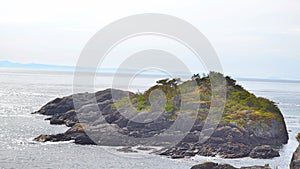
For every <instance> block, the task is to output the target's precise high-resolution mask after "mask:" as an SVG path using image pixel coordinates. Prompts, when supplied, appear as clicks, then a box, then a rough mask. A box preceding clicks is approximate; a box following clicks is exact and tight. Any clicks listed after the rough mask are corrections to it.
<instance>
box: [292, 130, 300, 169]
mask: <svg viewBox="0 0 300 169" xmlns="http://www.w3.org/2000/svg"><path fill="white" fill-rule="evenodd" d="M297 140H298V141H299V142H300V133H299V134H298V136H297ZM290 168H291V169H300V145H299V146H298V148H297V149H296V151H295V152H294V154H293V157H292V161H291V164H290Z"/></svg>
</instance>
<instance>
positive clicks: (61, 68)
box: [0, 61, 75, 71]
mask: <svg viewBox="0 0 300 169" xmlns="http://www.w3.org/2000/svg"><path fill="white" fill-rule="evenodd" d="M0 68H20V69H35V70H36V69H37V70H57V71H73V70H75V67H74V66H59V65H47V64H37V63H26V64H23V63H16V62H10V61H0Z"/></svg>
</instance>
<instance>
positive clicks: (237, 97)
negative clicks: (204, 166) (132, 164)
mask: <svg viewBox="0 0 300 169" xmlns="http://www.w3.org/2000/svg"><path fill="white" fill-rule="evenodd" d="M212 76H214V77H219V78H224V79H225V81H226V102H225V107H224V110H223V111H222V114H221V118H220V120H219V121H218V122H215V123H217V124H218V125H217V127H216V128H210V126H208V127H207V126H206V127H205V131H202V129H204V126H205V123H206V120H207V117H208V114H209V110H210V108H211V105H212V102H211V97H212V95H213V92H212V90H211V86H212V85H211V80H210V79H211V77H212ZM191 83H193V84H196V85H195V86H194V87H193V88H189V87H187V86H189V84H191ZM155 91H162V93H160V92H157V93H156V92H155ZM182 93H184V94H182ZM162 94H163V95H162ZM113 96H117V97H118V99H115V98H114V97H113ZM197 97H199V98H200V99H199V101H195V99H192V98H197ZM213 97H216V98H219V97H218V96H213ZM151 98H152V99H151ZM158 98H162V99H158ZM74 102H76V104H75V106H74ZM159 102H160V103H159ZM183 102H184V103H186V105H187V106H185V109H182V108H180V105H182V104H181V103H183ZM154 104H158V105H160V104H163V105H164V106H163V108H157V107H155V106H153V105H154ZM34 113H36V114H42V115H47V116H49V117H48V118H47V120H49V121H50V124H55V125H66V126H68V127H70V128H69V129H68V130H67V131H66V132H65V133H61V134H55V135H45V134H43V135H40V136H38V137H37V138H35V141H41V142H46V141H67V140H74V142H75V143H76V144H98V145H104V146H136V145H144V146H162V147H165V148H164V149H162V150H161V151H158V152H156V153H157V154H160V155H166V156H170V157H172V158H183V157H189V156H195V155H201V156H220V157H223V158H240V157H252V158H273V157H277V156H279V153H278V149H279V148H280V147H281V146H282V145H283V144H286V143H287V141H288V133H287V129H286V125H285V122H284V119H283V116H282V114H281V112H280V110H279V109H278V107H277V106H276V104H275V103H274V102H272V101H270V100H268V99H265V98H260V97H256V96H255V95H254V94H252V93H250V92H248V91H246V90H245V89H244V88H243V87H242V86H240V85H238V84H237V83H236V81H235V80H234V79H232V78H230V77H228V76H227V77H224V76H223V75H222V74H220V73H215V72H211V73H209V74H208V75H205V76H202V77H200V75H199V74H196V75H194V76H193V77H192V79H191V80H187V81H185V82H180V80H179V79H163V80H160V81H157V84H156V85H154V86H152V87H151V88H149V89H148V90H147V91H145V92H143V93H133V92H128V91H122V90H117V89H106V90H103V91H99V92H96V93H80V94H73V95H71V96H66V97H62V98H56V99H55V100H53V101H50V102H49V103H47V104H46V105H44V106H43V107H42V108H41V109H40V110H38V111H36V112H34ZM154 115H155V118H153V116H154ZM185 116H189V117H192V119H193V120H194V121H193V124H192V127H191V128H190V129H189V130H188V132H187V133H186V134H185V135H184V137H183V138H182V139H181V140H180V141H179V142H177V143H176V144H174V145H173V144H170V142H169V141H166V140H167V138H170V137H173V136H174V135H180V131H179V130H181V129H182V128H184V126H185V125H186V124H187V123H186V124H182V123H180V124H177V126H178V125H182V126H183V127H178V131H177V129H176V128H175V129H173V130H172V132H166V131H168V129H169V128H172V126H174V124H175V123H176V120H177V119H178V118H179V117H180V118H182V117H183V118H184V117H185ZM129 117H130V118H129ZM153 119H154V120H153ZM173 128H174V127H173ZM201 131H202V132H201ZM206 131H207V132H208V131H212V134H211V135H210V136H209V138H207V139H206V140H205V142H201V141H200V139H199V138H201V137H203V132H204V133H205V132H206ZM166 133H167V134H166ZM160 135H163V137H162V139H150V138H155V137H158V136H160ZM149 140H151V141H149Z"/></svg>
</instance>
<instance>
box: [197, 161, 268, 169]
mask: <svg viewBox="0 0 300 169" xmlns="http://www.w3.org/2000/svg"><path fill="white" fill-rule="evenodd" d="M191 169H271V168H270V167H268V166H250V167H241V168H236V167H233V166H231V165H229V164H217V163H212V162H206V163H203V164H198V165H195V166H193V167H192V168H191Z"/></svg>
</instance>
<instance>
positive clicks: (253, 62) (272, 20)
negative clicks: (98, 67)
mask: <svg viewBox="0 0 300 169" xmlns="http://www.w3.org/2000/svg"><path fill="white" fill-rule="evenodd" d="M148 12H149V13H163V14H170V15H173V16H176V17H179V18H181V19H184V20H186V21H188V22H190V23H191V24H193V25H194V26H196V27H197V28H198V29H199V30H200V31H201V32H202V33H203V34H204V35H205V36H206V37H207V38H208V39H209V40H210V42H211V43H212V44H213V46H214V48H215V50H216V51H217V53H218V55H219V58H220V60H221V62H222V65H223V69H224V72H225V73H227V74H229V75H233V76H239V77H260V78H272V77H273V78H281V79H300V66H299V63H300V46H299V45H300V1H299V0H263V1H262V0H243V1H241V0H222V1H221V0H220V1H217V0H202V1H201V0H189V1H176V0H151V1H150V0H146V1H141V0H126V1H124V0H119V1H114V0H109V1H74V0H73V1H65V0H60V1H58V0H54V1H53V0H52V1H39V0H27V1H21V0H19V1H17V0H11V1H3V2H1V6H0V60H9V61H15V62H21V63H29V62H35V63H45V64H57V65H75V64H76V61H77V58H78V57H79V55H80V51H81V50H82V48H83V47H84V45H85V43H86V42H87V41H88V40H89V38H91V37H92V36H93V34H94V33H95V32H97V31H98V30H99V29H101V28H102V27H103V26H105V25H107V24H109V23H111V22H113V21H115V20H117V19H120V18H122V17H125V16H129V15H133V14H139V13H148ZM112 60H113V59H112ZM186 61H187V62H190V64H191V66H194V69H197V68H196V67H197V65H195V64H194V65H193V62H192V61H189V59H187V60H186ZM109 66H110V65H109V64H108V65H107V67H109ZM113 66H115V65H113V64H112V67H113Z"/></svg>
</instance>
